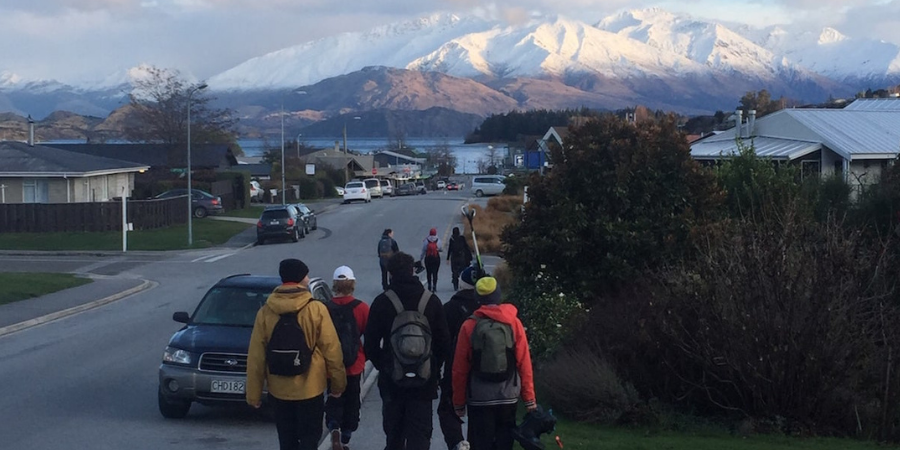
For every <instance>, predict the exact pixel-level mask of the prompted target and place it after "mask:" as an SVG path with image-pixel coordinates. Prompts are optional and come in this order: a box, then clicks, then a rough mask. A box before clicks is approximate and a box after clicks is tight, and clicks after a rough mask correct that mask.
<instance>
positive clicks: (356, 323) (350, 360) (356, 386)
mask: <svg viewBox="0 0 900 450" xmlns="http://www.w3.org/2000/svg"><path fill="white" fill-rule="evenodd" d="M333 278H334V286H333V287H332V291H334V295H335V297H334V298H332V299H331V301H330V302H329V303H328V311H329V312H330V313H331V321H332V322H333V323H334V327H335V329H336V330H337V334H338V338H339V339H340V341H341V350H342V355H343V359H344V367H345V368H346V370H347V390H346V391H344V394H343V395H341V396H340V397H339V398H334V397H329V398H328V400H327V401H326V402H325V425H326V426H327V427H328V430H329V431H330V432H331V443H332V450H346V449H348V448H349V447H348V444H349V443H350V437H351V436H352V435H353V432H354V431H356V430H357V428H359V409H360V381H361V378H362V374H363V369H365V367H366V354H365V352H364V351H363V346H362V339H361V337H362V334H363V333H364V332H365V331H366V322H367V320H368V318H369V305H367V304H365V303H363V302H361V301H359V300H357V299H355V298H353V291H354V290H355V289H356V277H355V276H354V275H353V270H351V269H350V268H349V267H347V266H341V267H338V268H337V269H335V271H334V277H333Z"/></svg>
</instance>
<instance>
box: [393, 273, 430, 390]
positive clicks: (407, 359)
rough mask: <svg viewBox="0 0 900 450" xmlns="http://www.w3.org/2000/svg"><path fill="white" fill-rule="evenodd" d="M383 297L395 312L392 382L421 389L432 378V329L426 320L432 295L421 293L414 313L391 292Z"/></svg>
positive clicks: (428, 292) (426, 291) (427, 292)
mask: <svg viewBox="0 0 900 450" xmlns="http://www.w3.org/2000/svg"><path fill="white" fill-rule="evenodd" d="M384 295H386V296H387V298H388V299H389V300H390V301H391V303H392V304H393V305H394V309H396V310H397V316H396V317H394V321H393V323H392V324H391V335H390V343H391V360H392V362H391V369H390V376H391V381H393V382H394V384H396V385H397V386H400V387H419V386H424V385H425V384H426V383H428V380H429V379H430V378H431V326H430V325H429V323H428V318H426V317H425V307H426V306H427V305H428V300H430V299H431V292H430V291H429V290H427V289H426V290H425V292H423V293H422V298H420V299H419V304H418V307H417V308H416V310H415V311H407V310H406V309H405V308H404V307H403V303H402V302H400V298H399V297H397V294H396V293H395V292H394V291H393V290H390V289H389V290H387V291H385V293H384Z"/></svg>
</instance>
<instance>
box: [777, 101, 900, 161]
mask: <svg viewBox="0 0 900 450" xmlns="http://www.w3.org/2000/svg"><path fill="white" fill-rule="evenodd" d="M785 112H786V113H787V114H789V115H790V116H791V117H793V118H794V119H796V120H797V121H798V122H800V123H801V124H802V125H804V126H805V127H807V128H809V130H810V131H812V132H813V133H815V134H817V135H819V136H821V137H822V143H823V144H825V145H827V146H828V148H830V149H832V150H834V151H836V152H838V153H840V154H843V155H844V156H849V157H850V158H851V159H852V158H853V156H854V155H858V156H861V155H885V156H888V155H895V156H896V155H897V153H898V152H900V111H853V110H849V111H848V110H844V109H789V110H786V111H785Z"/></svg>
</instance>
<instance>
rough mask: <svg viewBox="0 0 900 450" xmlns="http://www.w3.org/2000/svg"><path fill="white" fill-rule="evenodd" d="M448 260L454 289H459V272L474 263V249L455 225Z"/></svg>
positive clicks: (448, 249) (449, 244) (448, 247)
mask: <svg viewBox="0 0 900 450" xmlns="http://www.w3.org/2000/svg"><path fill="white" fill-rule="evenodd" d="M447 261H449V262H450V273H452V274H453V290H459V274H460V273H461V272H462V271H463V269H465V268H466V266H468V265H469V264H471V263H472V249H470V248H469V243H468V242H466V237H465V236H463V235H461V234H459V227H453V235H451V236H450V242H449V243H448V244H447ZM451 331H452V330H451ZM457 331H459V330H457Z"/></svg>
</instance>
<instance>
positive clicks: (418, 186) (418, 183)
mask: <svg viewBox="0 0 900 450" xmlns="http://www.w3.org/2000/svg"><path fill="white" fill-rule="evenodd" d="M416 191H417V192H418V193H419V194H427V193H428V190H427V189H425V182H424V181H416Z"/></svg>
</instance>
